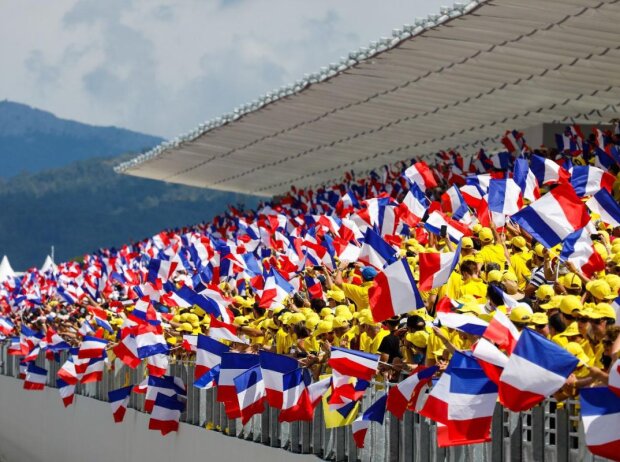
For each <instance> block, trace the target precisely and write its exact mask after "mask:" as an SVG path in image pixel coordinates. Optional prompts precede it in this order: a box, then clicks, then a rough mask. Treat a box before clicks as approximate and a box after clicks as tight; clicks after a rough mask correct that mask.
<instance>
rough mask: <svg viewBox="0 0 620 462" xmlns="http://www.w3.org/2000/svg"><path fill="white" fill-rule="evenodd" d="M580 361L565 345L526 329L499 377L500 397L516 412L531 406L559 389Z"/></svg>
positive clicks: (502, 401)
mask: <svg viewBox="0 0 620 462" xmlns="http://www.w3.org/2000/svg"><path fill="white" fill-rule="evenodd" d="M578 363H579V361H578V360H577V358H575V357H574V356H573V355H572V354H570V353H569V352H568V351H566V350H565V349H564V348H561V347H559V346H557V345H556V344H555V343H553V342H551V341H550V340H547V339H546V338H544V337H543V336H541V335H538V334H536V333H535V332H532V331H531V330H529V329H524V330H523V331H522V332H521V336H520V337H519V341H518V342H517V346H516V347H515V349H514V350H513V352H512V354H511V355H510V357H509V358H508V363H507V364H506V367H505V368H504V372H502V375H501V377H500V383H499V399H500V401H501V403H502V404H503V405H504V406H505V407H507V408H508V409H510V410H511V411H514V412H520V411H526V410H528V409H531V408H532V407H534V406H536V405H537V404H538V403H540V402H541V401H542V400H544V399H545V398H547V397H548V396H550V395H552V394H553V393H555V392H556V391H558V390H559V389H560V387H562V385H564V383H565V382H566V379H567V377H568V376H569V375H570V374H571V372H573V371H574V370H575V368H576V367H577V364H578Z"/></svg>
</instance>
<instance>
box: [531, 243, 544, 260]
mask: <svg viewBox="0 0 620 462" xmlns="http://www.w3.org/2000/svg"><path fill="white" fill-rule="evenodd" d="M534 253H535V254H536V255H537V256H538V257H540V258H543V257H544V256H545V247H544V246H543V245H542V244H540V243H538V244H536V245H535V246H534Z"/></svg>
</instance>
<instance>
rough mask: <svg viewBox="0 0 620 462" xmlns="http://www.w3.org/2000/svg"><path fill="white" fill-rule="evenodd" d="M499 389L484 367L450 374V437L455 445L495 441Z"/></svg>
mask: <svg viewBox="0 0 620 462" xmlns="http://www.w3.org/2000/svg"><path fill="white" fill-rule="evenodd" d="M496 402H497V385H496V384H494V383H493V382H492V381H491V380H489V378H488V377H487V376H486V374H485V373H484V371H483V370H482V369H481V368H480V367H475V368H459V367H455V368H453V369H452V370H451V371H450V402H449V404H448V424H447V426H448V436H449V438H450V440H451V442H452V443H453V444H459V445H461V444H471V443H481V442H486V441H490V440H491V436H490V432H491V422H492V420H493V412H494V410H495V403H496Z"/></svg>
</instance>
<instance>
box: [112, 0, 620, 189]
mask: <svg viewBox="0 0 620 462" xmlns="http://www.w3.org/2000/svg"><path fill="white" fill-rule="evenodd" d="M455 8H456V9H455V10H451V9H447V10H445V11H443V10H442V12H444V15H443V16H442V17H437V16H436V17H432V18H431V20H430V21H416V23H417V24H418V25H417V27H415V28H414V27H412V26H405V30H404V31H402V30H397V31H395V33H394V35H395V36H396V37H397V38H395V39H382V40H381V41H380V42H379V44H376V43H375V44H372V45H373V46H374V47H375V48H374V49H371V50H367V49H361V51H360V52H357V53H351V54H350V55H349V58H345V59H344V61H343V63H341V64H340V65H331V66H330V68H327V69H324V70H323V73H322V74H321V75H320V76H318V75H316V74H314V75H312V76H310V78H309V79H308V80H306V81H300V82H297V83H296V84H295V85H294V86H292V87H290V88H287V89H284V90H281V91H280V92H279V93H274V94H268V95H267V97H263V98H262V100H261V101H260V102H254V103H252V104H251V105H248V106H246V107H244V108H242V109H241V110H236V111H235V113H233V114H230V115H228V116H225V117H224V118H223V119H222V118H218V119H216V120H215V121H212V122H209V123H208V124H203V125H201V126H200V127H198V128H197V129H196V130H194V131H193V132H190V133H189V134H188V135H185V136H184V137H183V138H179V139H176V140H173V141H171V142H167V143H164V144H163V145H162V146H160V147H158V148H156V149H155V150H153V151H152V152H150V153H147V154H144V155H142V156H139V157H138V158H136V159H134V160H132V161H129V162H127V163H125V164H122V165H120V166H118V167H117V171H118V172H122V173H125V174H129V175H134V176H139V177H146V178H153V179H158V180H163V181H167V182H172V183H181V184H186V185H191V186H199V187H208V188H213V189H220V190H227V191H237V192H242V193H248V194H255V195H263V196H271V195H274V194H280V193H282V192H285V191H287V190H289V189H290V187H291V186H292V185H295V186H297V187H305V186H316V185H318V184H325V183H333V182H335V181H337V180H338V179H341V178H342V174H343V172H344V171H345V170H353V171H356V172H362V171H367V170H369V169H371V168H376V167H378V166H380V165H384V164H392V163H395V162H397V161H399V160H405V159H410V158H411V157H420V156H421V157H424V156H428V155H431V154H433V153H435V152H437V151H439V150H441V149H449V148H457V149H460V150H461V152H462V153H463V154H468V153H473V151H474V150H476V149H477V148H479V147H482V146H485V147H486V148H493V147H496V146H497V141H498V136H499V135H501V134H502V133H503V131H505V130H507V129H524V128H526V127H530V126H533V125H536V124H539V123H543V122H562V121H571V120H575V121H588V122H590V123H600V122H606V121H608V120H609V119H610V118H612V117H615V116H617V112H616V108H615V104H617V103H620V87H619V84H620V29H619V28H618V24H619V23H620V0H613V1H600V0H545V1H540V0H488V1H482V2H480V1H476V2H471V3H470V4H468V5H466V6H463V5H458V6H455ZM315 82H316V83H315Z"/></svg>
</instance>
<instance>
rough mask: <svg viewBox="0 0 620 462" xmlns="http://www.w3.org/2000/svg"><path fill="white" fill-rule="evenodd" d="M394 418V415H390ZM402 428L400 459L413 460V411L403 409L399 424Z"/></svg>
mask: <svg viewBox="0 0 620 462" xmlns="http://www.w3.org/2000/svg"><path fill="white" fill-rule="evenodd" d="M392 418H394V419H395V417H393V416H392ZM399 427H400V429H401V430H402V433H401V448H402V452H401V453H400V457H401V459H400V460H407V461H409V460H414V458H415V453H414V448H415V422H414V417H413V412H411V411H405V416H404V418H403V422H402V425H399Z"/></svg>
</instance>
